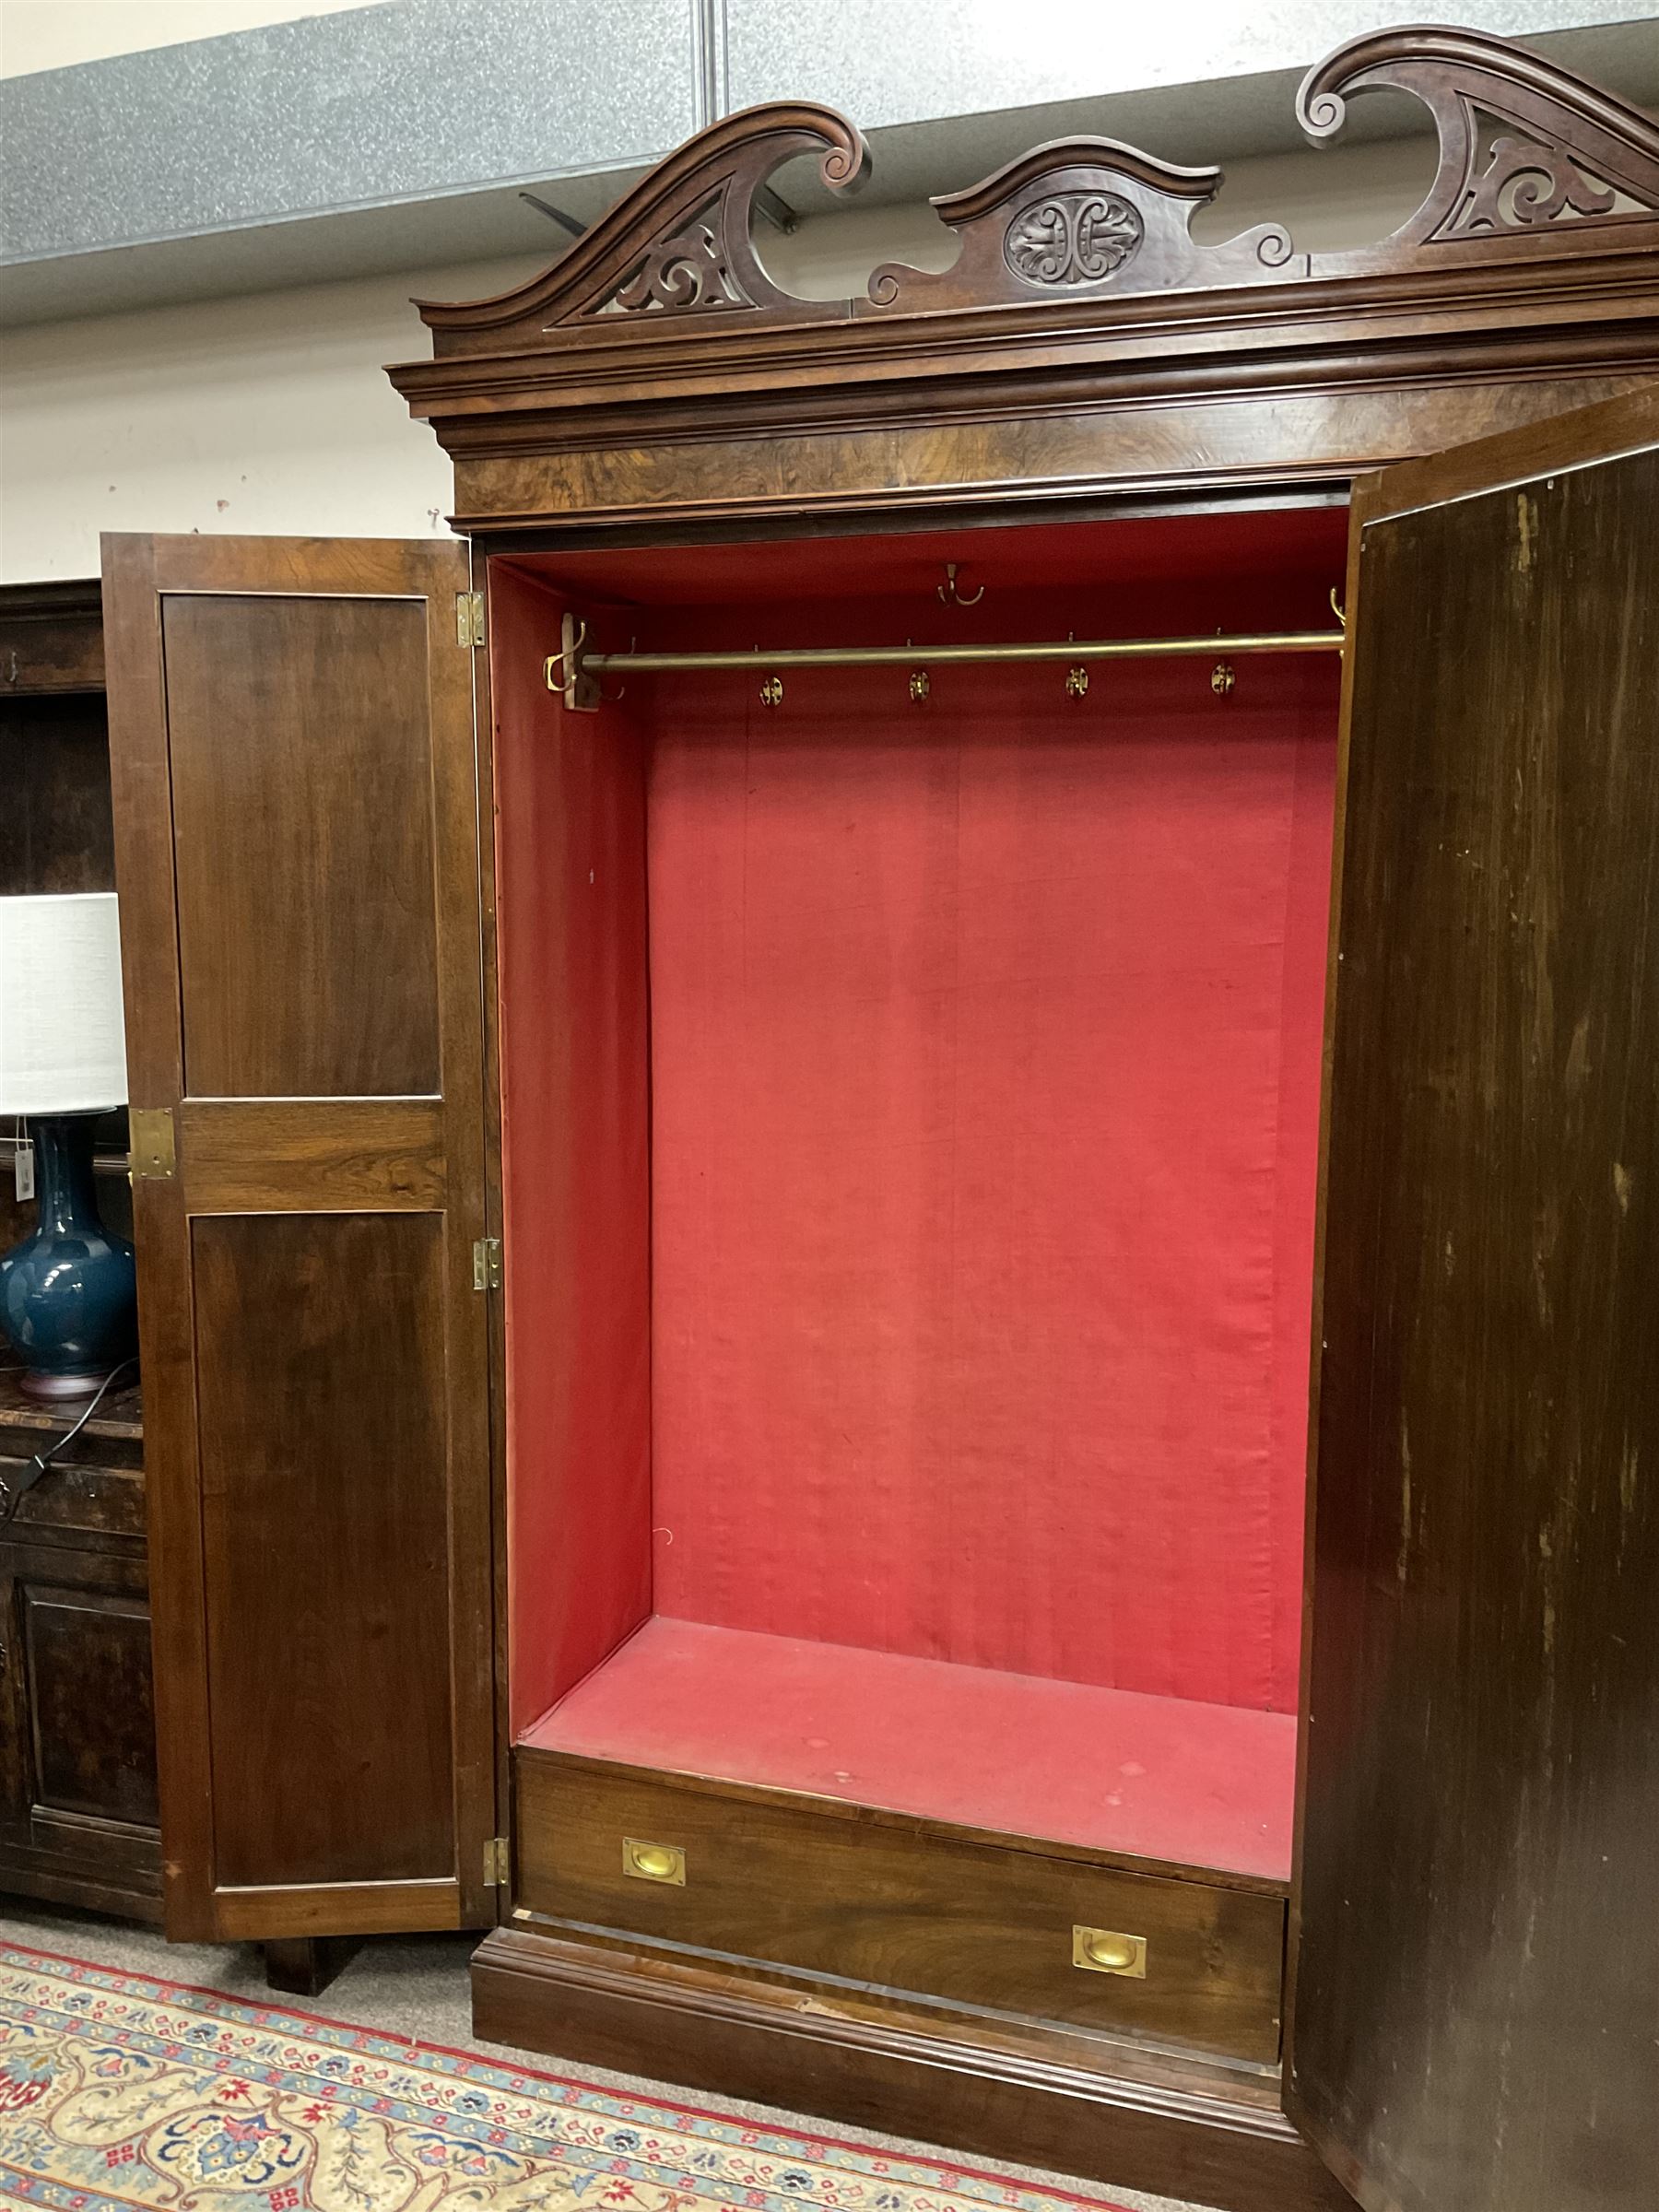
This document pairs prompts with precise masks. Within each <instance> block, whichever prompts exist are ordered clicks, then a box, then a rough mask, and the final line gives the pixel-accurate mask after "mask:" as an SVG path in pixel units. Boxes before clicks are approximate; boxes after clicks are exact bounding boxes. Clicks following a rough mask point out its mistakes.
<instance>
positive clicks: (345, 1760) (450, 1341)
mask: <svg viewBox="0 0 1659 2212" xmlns="http://www.w3.org/2000/svg"><path fill="white" fill-rule="evenodd" d="M466 585H467V554H466V549H465V547H463V546H461V545H458V544H456V543H453V542H452V541H447V540H446V541H433V542H430V543H426V544H411V545H399V544H386V543H378V542H370V541H363V542H342V543H329V542H324V541H309V540H306V541H288V540H284V539H277V538H264V539H262V538H246V539H237V538H223V537H194V536H193V537H154V538H151V537H127V536H119V537H106V538H105V539H104V615H105V630H106V641H107V653H108V670H109V700H110V744H111V756H112V772H113V779H114V792H115V828H116V863H117V882H118V888H119V890H120V895H121V933H122V956H123V962H124V976H125V988H126V1004H127V1037H128V1060H129V1070H128V1073H129V1085H130V1091H131V1098H132V1104H133V1107H134V1109H135V1119H134V1152H135V1183H134V1214H135V1235H136V1241H137V1247H138V1276H139V1308H140V1311H139V1324H140V1339H141V1346H142V1351H143V1362H144V1391H145V1418H146V1441H145V1459H146V1464H147V1482H148V1489H149V1500H150V1524H151V1540H150V1569H151V1578H152V1584H153V1592H154V1615H155V1643H156V1661H157V1665H156V1691H157V1707H158V1712H157V1726H158V1735H159V1746H160V1766H161V1817H162V1830H163V1849H164V1857H165V1860H166V1865H167V1925H168V1931H169V1933H170V1934H171V1935H173V1936H175V1937H197V1938H201V1937H208V1938H233V1937H246V1938H253V1939H260V1938H270V1937H277V1936H293V1935H327V1934H330V1933H348V1932H364V1933H368V1932H373V1931H377V1930H386V1929H398V1928H441V1927H455V1926H463V1925H467V1924H473V1923H476V1922H481V1921H484V1920H487V1919H488V1918H490V1917H491V1916H492V1914H493V1892H492V1891H491V1890H489V1889H488V1888H487V1887H486V1883H485V1851H486V1846H487V1844H488V1840H489V1838H490V1837H491V1836H492V1835H493V1833H494V1828H495V1823H494V1783H493V1761H492V1754H491V1672H490V1668H491V1609H490V1565H489V1559H490V1536H489V1481H488V1379H487V1374H488V1371H487V1359H486V1338H487V1314H486V1310H485V1309H486V1306H487V1303H488V1301H487V1300H485V1299H484V1298H481V1297H479V1296H478V1295H477V1292H476V1290H475V1288H474V1253H473V1246H474V1240H475V1239H477V1238H478V1237H480V1236H481V1235H482V1234H483V1230H484V1220H483V1206H484V1157H483V1147H484V1122H483V1113H484V1106H483V1083H482V1074H481V1052H482V1020H481V1004H480V980H479V976H480V960H479V908H478V852H477V819H478V817H477V790H476V769H475V751H474V738H473V665H472V664H473V653H472V651H471V650H470V647H469V646H468V645H467V644H465V643H463V642H461V641H458V637H457V622H456V596H457V594H459V593H462V592H464V591H465V589H466Z"/></svg>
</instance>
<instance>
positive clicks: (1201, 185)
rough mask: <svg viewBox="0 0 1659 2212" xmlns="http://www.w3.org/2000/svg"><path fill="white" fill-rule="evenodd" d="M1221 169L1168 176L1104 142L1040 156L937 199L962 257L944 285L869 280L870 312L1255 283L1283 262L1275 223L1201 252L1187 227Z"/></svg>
mask: <svg viewBox="0 0 1659 2212" xmlns="http://www.w3.org/2000/svg"><path fill="white" fill-rule="evenodd" d="M1220 182H1221V171H1219V170H1218V169H1175V168H1172V167H1171V165H1170V164H1169V163H1168V162H1164V161H1156V160H1154V159H1153V158H1152V157H1151V155H1150V154H1143V153H1138V152H1136V150H1135V147H1132V146H1120V145H1118V144H1117V143H1116V141H1115V140H1113V139H1111V138H1071V139H1062V140H1059V141H1057V142H1056V143H1055V144H1054V145H1053V146H1040V147H1037V149H1036V150H1035V152H1033V153H1030V154H1027V155H1026V156H1025V157H1024V159H1021V160H1018V161H1014V162H1010V163H1009V165H1008V167H1007V168H1006V169H1002V170H998V171H997V172H996V174H995V175H994V176H992V177H987V178H986V180H985V182H983V183H982V184H976V185H974V186H973V187H972V189H971V191H968V192H955V193H947V194H945V195H944V197H942V198H940V199H936V200H935V202H934V203H933V204H934V206H935V208H936V209H937V211H938V215H939V219H940V220H941V221H942V222H943V223H945V224H946V225H947V226H948V228H949V229H952V230H955V231H957V232H958V233H959V235H960V238H961V241H962V251H961V253H960V255H959V257H958V260H957V263H956V265H955V267H954V268H951V269H947V271H946V272H945V273H944V275H943V276H928V275H925V274H924V273H923V272H922V271H920V270H917V269H905V268H900V267H898V266H897V265H888V266H886V267H884V268H879V269H877V272H876V274H875V275H874V276H873V277H871V279H870V299H871V300H872V302H873V303H874V304H875V305H876V306H877V307H882V308H887V307H894V306H897V307H899V308H900V309H903V308H910V307H914V308H932V307H954V306H964V307H967V306H972V307H982V306H990V305H993V304H996V303H1006V302H1009V301H1030V300H1041V299H1042V298H1044V297H1045V296H1046V297H1049V298H1053V297H1054V296H1055V295H1056V294H1060V295H1064V296H1065V297H1067V298H1071V297H1075V296H1076V295H1077V294H1078V293H1084V294H1088V293H1091V292H1157V291H1164V290H1167V289H1170V288H1173V287H1175V286H1177V285H1203V284H1240V283H1248V282H1250V281H1252V280H1253V279H1254V280H1258V281H1259V280H1261V279H1263V278H1265V277H1268V276H1270V275H1272V274H1274V273H1275V272H1277V271H1279V270H1282V269H1283V268H1284V267H1285V266H1286V265H1287V264H1288V262H1289V261H1290V258H1291V250H1290V239H1289V235H1288V232H1286V231H1285V230H1282V229H1279V227H1278V226H1277V224H1265V225H1264V226H1263V227H1262V228H1261V229H1256V230H1252V231H1249V232H1247V233H1245V235H1244V236H1242V237H1241V238H1235V239H1230V240H1229V241H1228V242H1227V243H1226V244H1225V245H1220V246H1199V245H1195V244H1194V241H1193V239H1192V235H1191V231H1190V229H1189V226H1190V224H1191V222H1192V219H1193V217H1194V214H1195V213H1196V211H1197V210H1198V209H1199V208H1200V207H1202V206H1204V204H1205V202H1206V200H1210V199H1213V198H1214V197H1215V194H1216V192H1217V190H1218V187H1219V185H1220Z"/></svg>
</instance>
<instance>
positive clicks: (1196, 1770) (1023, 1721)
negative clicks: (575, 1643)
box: [522, 1618, 1296, 1883]
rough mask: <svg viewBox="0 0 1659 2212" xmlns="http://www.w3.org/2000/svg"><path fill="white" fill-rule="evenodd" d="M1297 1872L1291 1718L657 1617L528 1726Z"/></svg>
mask: <svg viewBox="0 0 1659 2212" xmlns="http://www.w3.org/2000/svg"><path fill="white" fill-rule="evenodd" d="M522 1740H523V1741H524V1743H525V1744H527V1745H532V1746H535V1747H539V1748H541V1749H544V1750H555V1751H566V1752H573V1753H577V1754H580V1755H581V1756H582V1757H584V1758H589V1759H612V1760H616V1761H618V1762H619V1763H621V1764H623V1765H631V1766H641V1767H660V1768H666V1769H669V1770H671V1771H676V1772H678V1773H686V1774H699V1775H704V1776H707V1777H710V1778H711V1779H714V1780H718V1781H724V1782H737V1783H756V1784H761V1785H768V1786H771V1787H772V1788H774V1789H783V1790H799V1791H804V1792H807V1793H809V1794H813V1795H816V1796H821V1797H840V1798H844V1799H846V1800H848V1801H849V1802H851V1803H855V1804H859V1805H871V1806H883V1807H886V1808H888V1809H889V1810H891V1811H893V1812H899V1813H909V1814H913V1815H916V1816H917V1817H919V1818H924V1819H936V1820H947V1821H951V1822H953V1823H955V1824H957V1825H959V1826H961V1827H966V1828H982V1829H992V1830H1000V1831H1003V1832H1006V1833H1007V1834H1011V1835H1023V1836H1031V1837H1034V1838H1038V1839H1040V1840H1047V1841H1053V1842H1057V1843H1075V1844H1080V1845H1086V1846H1092V1847H1093V1848H1095V1849H1098V1850H1101V1851H1111V1852H1119V1853H1124V1855H1126V1856H1129V1857H1134V1858H1145V1859H1153V1860H1161V1861H1164V1862H1165V1863H1167V1864H1170V1865H1181V1866H1194V1867H1203V1868H1211V1869H1214V1870H1215V1871H1217V1872H1218V1873H1230V1874H1237V1875H1244V1876H1249V1877H1256V1878H1258V1879H1260V1880H1263V1881H1266V1882H1276V1883H1277V1882H1288V1879H1289V1875H1290V1830H1291V1814H1292V1805H1293V1800H1294V1796H1295V1784H1296V1722H1295V1720H1294V1719H1293V1718H1292V1717H1291V1716H1290V1715H1289V1714H1287V1713H1277V1712H1249V1711H1246V1710H1245V1709H1244V1708H1242V1707H1241V1706H1235V1705H1204V1704H1197V1703H1194V1702H1193V1701H1191V1700H1184V1699H1179V1698H1148V1697H1141V1696H1138V1695H1136V1694H1135V1693H1134V1692H1133V1691H1128V1690H1114V1689H1099V1688H1092V1687H1090V1686H1088V1685H1086V1684H1082V1683H1077V1682H1055V1681H1052V1680H1049V1679H1047V1678H1046V1677H1041V1676H1033V1675H1011V1674H1003V1673H999V1672H996V1671H995V1670H994V1669H992V1668H989V1667H978V1666H951V1665H945V1664H943V1663H942V1662H940V1661H938V1660H930V1659H912V1658H905V1657H900V1656H898V1655H896V1654H894V1653H888V1652H868V1651H858V1650H854V1649H853V1648H852V1647H851V1646H849V1645H846V1644H832V1643H811V1642H807V1641H805V1640H804V1639H802V1638H800V1637H792V1636H759V1635H753V1634H748V1633H746V1632H745V1631H743V1630H734V1629H718V1628H709V1627H706V1626H704V1625H702V1624H700V1623H697V1622H691V1621H684V1620H671V1619H665V1618H656V1619H653V1620H651V1621H648V1622H647V1623H646V1625H645V1626H644V1628H642V1629H641V1630H639V1632H638V1633H637V1634H636V1635H634V1636H633V1637H631V1638H630V1639H629V1641H628V1642H627V1643H625V1644H624V1645H623V1647H622V1649H621V1650H620V1651H619V1652H617V1653H614V1654H613V1656H612V1657H611V1658H610V1659H608V1660H607V1661H606V1664H605V1665H603V1666H601V1667H599V1668H598V1669H597V1670H596V1672H594V1674H592V1675H590V1676H589V1677H588V1678H587V1680H586V1681H585V1682H583V1683H582V1685H581V1686H580V1687H579V1688H577V1689H575V1690H573V1691H572V1692H571V1695H570V1696H569V1697H567V1698H566V1699H565V1700H563V1701H562V1703H560V1704H559V1705H558V1706H556V1707H555V1708H554V1710H553V1711H552V1712H549V1713H547V1714H545V1715H544V1716H543V1717H542V1719H541V1720H540V1721H538V1722H537V1723H536V1724H535V1727H534V1728H532V1729H531V1730H530V1731H529V1732H528V1734H527V1735H525V1736H524V1738H523V1739H522Z"/></svg>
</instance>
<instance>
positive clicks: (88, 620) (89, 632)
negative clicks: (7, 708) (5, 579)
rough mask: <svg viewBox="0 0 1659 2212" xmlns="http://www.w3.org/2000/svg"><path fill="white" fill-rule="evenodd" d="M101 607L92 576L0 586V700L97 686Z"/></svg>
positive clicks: (101, 671)
mask: <svg viewBox="0 0 1659 2212" xmlns="http://www.w3.org/2000/svg"><path fill="white" fill-rule="evenodd" d="M103 682H104V658H103V606H102V600H101V594H100V588H99V581H98V578H97V577H96V576H92V577H76V578H70V579H67V580H65V581H63V582H49V583H11V584H6V585H5V586H3V587H0V699H4V698H5V697H6V696H7V695H8V694H18V695H21V694H24V693H28V692H36V693H40V692H64V691H101V690H102V689H103Z"/></svg>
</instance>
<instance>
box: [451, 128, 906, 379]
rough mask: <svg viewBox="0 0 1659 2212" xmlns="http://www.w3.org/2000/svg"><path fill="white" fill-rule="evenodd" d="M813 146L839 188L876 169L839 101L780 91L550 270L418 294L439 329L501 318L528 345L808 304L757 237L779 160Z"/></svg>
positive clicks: (685, 157) (682, 157)
mask: <svg viewBox="0 0 1659 2212" xmlns="http://www.w3.org/2000/svg"><path fill="white" fill-rule="evenodd" d="M802 154H816V155H817V156H818V168H819V171H820V173H821V174H822V176H823V179H824V182H825V183H826V184H828V185H829V186H830V190H831V191H832V192H835V193H837V194H845V193H850V192H853V191H855V190H856V189H857V188H858V186H859V185H860V184H861V183H862V182H864V179H865V176H866V175H867V174H868V172H869V153H868V150H867V148H866V147H865V142H864V140H863V138H862V137H861V136H860V135H859V134H858V132H857V131H856V130H854V129H853V125H852V124H850V123H849V122H848V121H847V119H846V117H845V116H844V115H838V114H837V113H836V112H835V110H834V109H833V108H821V107H815V106H812V105H810V104H808V103H807V102H805V101H782V100H781V101H777V102H775V103H773V104H772V105H771V106H768V107H762V108H749V109H747V110H745V111H744V112H742V113H741V114H737V115H728V116H726V117H725V118H724V121H722V122H720V123H717V124H712V125H711V127H710V128H709V129H708V130H706V131H701V132H700V133H699V134H698V135H697V136H696V137H695V138H692V139H689V140H688V142H687V143H686V145H684V146H683V147H680V149H679V151H678V152H677V153H674V154H670V155H669V157H668V159H666V160H665V161H663V162H661V163H659V164H658V166H657V167H656V168H655V169H653V171H652V172H651V174H650V175H649V176H648V177H647V178H646V179H645V180H644V181H643V182H642V183H641V184H639V185H637V186H636V187H635V188H634V190H633V191H632V192H630V193H629V194H627V195H626V196H625V197H624V198H623V199H622V200H620V201H619V202H618V205H617V206H615V207H613V208H612V209H611V211H610V213H609V214H608V215H606V216H604V217H603V218H601V219H600V220H599V221H598V222H597V223H595V224H594V228H593V229H591V230H590V231H588V232H587V233H586V235H585V236H584V237H582V238H581V239H579V240H578V241H576V243H575V244H574V245H573V246H572V247H571V250H570V252H569V253H566V254H565V255H564V256H563V257H562V259H560V260H559V261H557V262H555V264H554V265H553V266H552V267H551V268H550V269H549V270H547V274H546V275H545V276H543V277H537V278H536V279H535V281H534V282H533V283H531V284H528V285H524V286H521V287H519V288H517V289H516V290H514V291H511V292H503V293H502V294H500V297H499V298H497V299H494V300H475V301H471V302H468V303H466V304H464V305H456V306H449V305H445V304H441V303H437V302H433V301H429V300H418V301H417V302H416V304H417V306H418V308H419V309H420V313H421V319H422V321H423V322H425V323H427V324H429V325H430V326H431V327H432V328H433V329H434V330H437V331H444V330H449V329H455V330H478V329H488V328H495V329H499V330H501V331H502V332H503V333H507V332H511V333H512V336H513V338H515V339H516V341H517V342H519V343H524V342H526V341H527V340H529V339H530V338H532V337H535V336H538V335H541V334H543V333H545V332H547V331H552V330H568V329H570V328H571V327H573V326H579V325H582V324H592V323H595V322H600V321H603V322H605V323H606V324H609V323H612V322H617V321H620V322H624V323H627V322H637V323H639V324H646V323H654V322H656V321H658V320H659V319H660V318H662V317H664V316H665V315H678V314H703V313H710V312H712V313H730V312H739V313H741V312H748V313H753V312H757V311H759V310H765V309H773V310H776V309H783V310H786V311H789V312H794V313H795V314H800V313H802V312H805V311H804V303H803V302H802V301H800V300H795V299H794V298H793V297H792V296H791V295H790V294H789V293H787V292H782V291H780V290H779V289H778V288H777V286H776V285H775V284H773V282H772V280H771V277H769V276H768V275H767V273H766V271H765V270H764V269H763V268H762V267H761V265H760V263H759V259H758V257H757V255H756V253H755V248H754V242H753V232H754V212H755V208H754V203H755V195H756V194H757V193H758V192H759V189H760V187H761V186H762V185H763V184H764V183H765V182H766V181H767V179H768V178H769V177H770V176H771V174H772V172H773V171H775V170H778V169H781V168H782V165H783V164H784V163H785V162H786V161H791V160H794V159H795V158H796V157H797V156H799V155H802Z"/></svg>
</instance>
